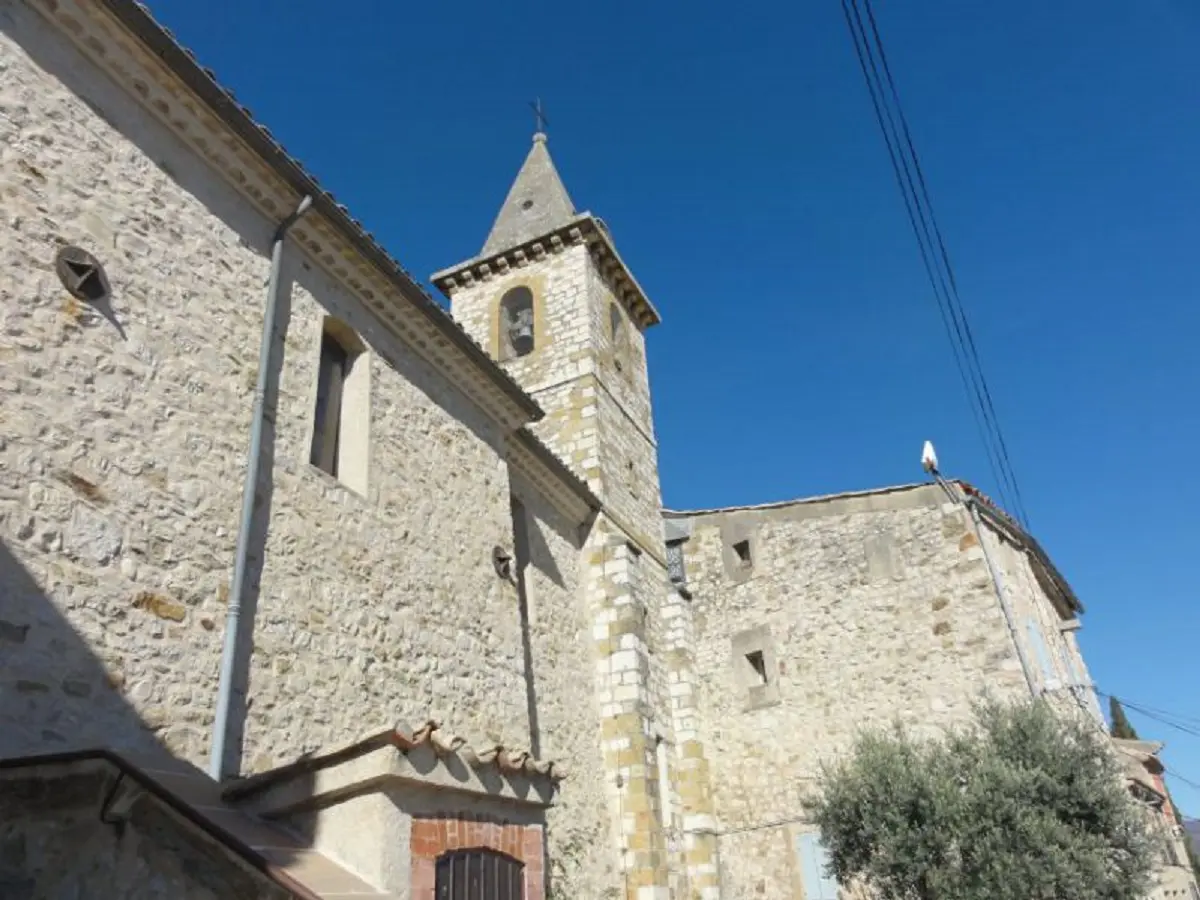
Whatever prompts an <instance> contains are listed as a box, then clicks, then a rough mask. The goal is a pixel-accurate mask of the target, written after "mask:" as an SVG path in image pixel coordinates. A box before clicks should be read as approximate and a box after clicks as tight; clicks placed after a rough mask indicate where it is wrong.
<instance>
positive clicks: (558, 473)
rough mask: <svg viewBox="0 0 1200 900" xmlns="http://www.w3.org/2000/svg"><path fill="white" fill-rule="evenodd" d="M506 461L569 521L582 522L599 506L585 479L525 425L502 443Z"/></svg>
mask: <svg viewBox="0 0 1200 900" xmlns="http://www.w3.org/2000/svg"><path fill="white" fill-rule="evenodd" d="M505 455H506V457H507V459H508V463H509V465H510V466H512V467H513V469H515V470H516V471H517V472H518V473H519V474H520V475H521V476H522V477H523V478H524V479H525V480H526V481H528V482H529V483H530V484H531V485H532V486H533V487H534V488H535V489H536V490H537V491H539V492H540V493H541V494H542V496H543V497H545V498H546V499H547V500H548V501H550V503H551V504H552V505H553V506H554V508H555V509H557V510H558V511H559V512H560V513H562V514H563V515H564V516H565V517H566V518H567V519H568V520H569V521H570V522H571V523H572V524H574V525H582V524H583V523H585V522H586V521H588V519H590V518H591V517H592V515H594V514H595V512H596V511H597V510H599V509H600V507H601V504H600V500H599V499H598V498H597V497H596V495H595V494H593V493H592V491H591V489H590V488H589V487H588V486H587V483H586V482H585V481H584V480H583V479H582V478H580V477H579V476H578V475H576V474H575V473H574V472H573V471H572V470H571V468H570V467H569V466H568V465H567V464H566V463H565V462H563V461H562V460H560V459H559V458H558V457H557V456H555V455H554V453H553V452H552V451H551V450H550V449H549V448H548V447H546V445H545V444H543V443H542V442H541V441H540V440H538V438H537V437H536V436H534V435H533V434H532V433H530V432H529V431H528V430H527V429H524V428H522V429H521V430H519V431H517V432H514V433H513V434H512V435H510V436H509V438H508V441H507V442H506V445H505Z"/></svg>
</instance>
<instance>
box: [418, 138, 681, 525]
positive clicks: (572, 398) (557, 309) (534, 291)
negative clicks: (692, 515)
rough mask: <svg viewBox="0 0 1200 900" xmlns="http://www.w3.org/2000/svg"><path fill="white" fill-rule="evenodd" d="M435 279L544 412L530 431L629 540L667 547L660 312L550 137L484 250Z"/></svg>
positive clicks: (541, 142) (541, 141)
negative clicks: (650, 364) (651, 352)
mask: <svg viewBox="0 0 1200 900" xmlns="http://www.w3.org/2000/svg"><path fill="white" fill-rule="evenodd" d="M433 282H434V284H435V285H436V286H437V287H438V289H439V290H441V291H442V292H443V293H444V294H446V295H447V296H448V297H449V298H450V302H451V313H452V314H453V316H454V318H455V319H456V320H457V321H458V322H459V324H460V325H462V327H463V328H464V329H466V331H467V332H468V333H469V334H470V335H471V336H472V337H474V338H475V340H477V341H478V342H479V343H480V344H481V345H482V346H483V347H484V349H486V350H487V351H488V352H489V353H490V354H491V355H492V357H493V358H494V359H496V360H497V361H498V362H499V363H500V364H501V365H503V366H504V368H505V369H507V370H508V372H509V374H510V375H512V376H513V377H514V378H515V379H516V381H517V382H518V383H519V384H520V385H521V386H522V387H524V388H525V390H526V391H528V392H529V393H530V394H531V395H532V396H533V397H534V399H536V400H537V401H538V403H539V404H540V405H541V406H542V408H543V409H544V410H545V411H546V417H545V419H544V420H543V421H541V422H539V423H537V424H536V425H535V426H533V431H534V433H535V434H537V436H538V437H539V438H541V439H542V441H543V442H544V443H545V444H546V445H547V446H549V447H550V449H551V450H553V451H554V452H555V453H557V454H558V456H559V457H561V458H562V459H563V461H564V462H566V463H567V464H568V465H570V466H571V467H572V468H573V469H574V470H575V471H576V472H577V473H578V474H579V475H580V476H582V477H584V478H586V479H587V481H588V485H589V486H590V487H591V489H592V490H593V491H594V492H595V493H596V495H597V496H598V497H599V498H600V499H601V500H603V501H604V504H605V506H606V507H607V508H608V510H609V512H610V513H611V515H612V517H613V518H614V520H616V521H618V522H619V523H620V525H621V527H622V528H624V529H625V530H627V531H629V533H630V536H631V537H632V538H634V539H635V540H636V541H637V542H638V543H639V544H640V545H643V546H652V547H658V546H660V545H661V544H662V537H661V519H660V514H659V510H660V502H661V494H660V490H659V480H658V450H657V445H656V443H655V438H654V423H653V417H652V413H651V403H650V385H649V380H648V376H647V371H646V344H645V331H646V329H647V328H650V327H651V326H653V325H656V324H658V322H659V316H658V313H657V312H656V311H655V309H654V307H653V306H652V305H651V304H650V301H649V300H647V299H646V296H645V294H644V293H643V292H642V289H641V287H640V286H639V285H638V283H637V281H636V280H635V279H634V277H633V275H632V273H631V272H630V271H629V270H628V268H627V267H626V266H625V264H624V263H623V262H622V260H621V257H620V256H619V255H618V253H617V250H616V246H615V244H614V242H613V239H612V235H611V234H610V233H609V231H608V228H607V226H605V224H604V222H603V221H602V220H601V219H599V218H598V217H596V216H594V215H592V214H591V213H589V212H580V211H578V210H576V208H575V204H574V203H573V202H572V200H571V197H570V195H569V194H568V193H567V189H566V187H565V186H564V185H563V182H562V179H561V178H560V177H559V174H558V170H557V169H556V168H555V166H554V161H553V160H552V159H551V158H550V151H549V148H548V146H547V141H546V135H545V134H544V133H543V132H541V131H538V132H537V133H536V134H535V135H534V136H533V146H532V147H530V149H529V153H528V155H527V156H526V157H525V162H524V164H523V165H522V166H521V168H520V171H519V172H518V173H517V177H516V180H515V181H513V183H512V186H511V187H510V188H509V191H508V196H507V197H506V198H505V200H504V203H503V205H502V206H501V207H500V212H499V213H498V214H497V216H496V219H495V222H494V223H493V224H492V228H491V231H490V232H489V233H488V236H487V239H486V240H485V241H484V243H483V248H482V250H481V251H480V253H479V254H478V255H477V256H475V257H474V258H473V259H470V260H468V261H467V262H464V263H461V264H459V265H458V266H455V267H453V268H451V269H446V270H444V271H442V272H439V273H437V274H436V275H434V276H433Z"/></svg>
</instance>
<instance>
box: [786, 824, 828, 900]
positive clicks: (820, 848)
mask: <svg viewBox="0 0 1200 900" xmlns="http://www.w3.org/2000/svg"><path fill="white" fill-rule="evenodd" d="M796 855H797V856H799V857H800V876H801V878H803V880H804V900H837V897H838V883H837V879H836V878H834V877H833V874H832V873H831V872H829V854H828V853H827V852H826V850H825V847H824V845H823V844H822V843H821V838H820V835H816V834H802V835H799V836H798V837H797V838H796Z"/></svg>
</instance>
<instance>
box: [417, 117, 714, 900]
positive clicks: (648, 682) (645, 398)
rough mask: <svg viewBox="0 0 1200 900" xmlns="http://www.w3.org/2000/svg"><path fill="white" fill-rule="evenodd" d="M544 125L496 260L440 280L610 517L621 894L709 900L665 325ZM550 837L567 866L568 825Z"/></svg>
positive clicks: (603, 712)
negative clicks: (668, 518)
mask: <svg viewBox="0 0 1200 900" xmlns="http://www.w3.org/2000/svg"><path fill="white" fill-rule="evenodd" d="M541 122H542V119H541V117H540V116H539V129H538V131H537V133H535V134H534V136H533V145H532V147H530V149H529V153H528V155H527V156H526V158H525V162H524V164H522V166H521V168H520V171H519V172H518V173H517V177H516V180H515V181H513V183H512V186H511V187H510V188H509V191H508V195H507V197H506V198H505V200H504V203H503V205H502V206H501V207H500V212H499V214H498V215H497V216H496V219H495V221H494V223H493V224H492V228H491V231H490V232H489V233H488V235H487V239H486V240H485V241H484V243H483V248H482V250H481V251H480V252H479V254H478V255H477V256H475V257H474V258H472V259H469V260H467V261H466V262H463V263H460V264H459V265H457V266H454V267H453V268H450V269H446V270H444V271H442V272H439V273H437V274H436V275H434V276H433V283H434V284H435V285H436V286H437V287H438V289H439V290H441V291H442V292H443V293H444V294H445V295H446V296H448V297H449V298H450V303H451V311H452V313H453V315H454V318H455V319H456V320H457V321H458V322H459V324H460V325H461V326H462V327H463V328H464V329H465V330H466V331H467V332H468V333H469V334H470V335H471V336H472V337H474V338H475V339H476V340H477V341H478V342H479V343H480V344H481V345H483V347H484V348H485V349H487V350H488V352H489V353H491V355H492V356H493V358H495V359H496V360H497V361H498V362H499V363H500V364H501V365H502V366H504V368H505V369H506V370H507V371H508V372H509V374H510V375H512V376H513V378H514V379H516V381H517V382H518V383H519V384H520V385H521V386H522V387H523V388H524V389H525V390H526V391H527V392H528V393H530V394H531V395H532V396H533V397H534V398H535V399H536V400H537V401H538V403H539V405H540V406H541V407H542V409H543V410H545V413H546V415H545V418H544V419H542V421H540V422H537V423H535V424H534V425H533V426H531V430H532V431H533V432H534V434H535V435H536V436H537V437H538V438H539V439H540V440H541V441H542V442H543V443H544V444H545V445H546V446H547V447H549V448H550V450H551V451H553V452H554V453H555V454H557V455H558V456H559V458H561V459H562V460H563V461H564V462H565V463H566V464H567V465H568V466H570V467H571V468H572V469H573V470H574V471H575V472H576V473H577V474H578V475H580V476H581V477H583V478H585V479H586V480H587V482H588V486H589V487H590V488H591V490H592V492H593V493H594V494H595V495H596V496H597V498H599V500H600V501H601V504H602V509H601V510H600V512H599V514H598V515H597V517H596V520H595V522H594V524H593V525H592V527H591V529H590V532H589V533H588V534H587V536H586V537H585V538H584V539H583V542H582V546H581V548H580V550H581V559H580V571H579V583H580V592H581V596H580V604H581V608H582V609H583V610H586V613H585V615H586V621H587V624H588V625H590V628H588V629H580V639H581V640H587V641H589V642H590V643H591V645H592V648H593V654H594V659H595V663H596V666H595V674H594V677H595V689H596V715H597V717H598V718H599V720H600V721H599V728H598V729H597V733H598V735H599V736H600V741H601V749H602V752H603V759H604V767H603V771H602V772H592V773H589V775H588V777H594V778H599V779H602V780H603V790H604V793H605V794H606V796H607V798H608V813H609V823H610V827H611V834H612V840H613V852H614V854H615V857H614V863H615V868H616V869H617V871H619V872H620V873H621V879H622V893H621V896H623V897H625V898H627V900H672V898H675V897H678V898H682V897H685V896H687V897H693V896H695V897H702V898H704V900H709V898H711V897H713V896H715V892H716V890H717V887H716V884H715V881H714V879H715V875H714V874H713V873H715V871H716V869H715V862H714V859H715V857H713V856H712V854H711V852H710V850H709V849H706V848H707V847H708V843H711V839H710V838H708V837H705V836H704V835H703V834H701V833H700V830H699V829H703V828H709V829H710V830H711V824H712V823H711V819H710V817H709V815H708V814H707V807H706V806H705V803H706V798H707V791H706V790H705V788H704V785H705V784H706V778H707V768H706V766H707V763H706V762H705V760H704V757H703V754H702V752H701V748H700V747H699V744H698V738H697V735H696V731H695V721H694V716H693V715H692V714H691V713H690V712H688V711H689V710H690V706H688V705H687V704H683V703H679V704H675V705H674V706H673V704H672V697H673V696H674V695H675V694H678V692H679V689H680V688H681V686H685V687H686V686H690V684H691V682H692V678H691V675H690V658H689V656H688V654H687V652H686V650H685V648H684V647H683V645H682V643H681V641H682V640H683V638H681V637H680V635H681V634H684V633H685V632H686V629H683V628H681V627H680V622H682V621H683V618H681V616H683V615H684V614H685V613H686V611H685V610H682V609H681V608H680V607H679V602H681V601H680V598H679V595H678V592H677V591H676V590H675V589H674V588H673V586H672V585H671V582H670V581H669V579H668V577H667V565H666V547H665V544H664V541H663V531H662V528H663V526H662V516H661V492H660V488H659V478H658V447H657V444H656V441H655V436H654V421H653V414H652V408H651V401H650V383H649V378H648V375H647V371H646V341H645V335H646V330H647V329H649V328H650V327H652V326H654V325H657V324H658V322H659V316H658V313H657V311H655V309H654V307H653V306H652V305H651V303H650V301H649V300H648V299H647V298H646V295H645V293H644V292H643V291H642V288H641V286H640V285H639V284H638V282H637V280H636V279H635V278H634V277H633V274H632V272H630V270H629V268H628V267H627V266H626V265H625V263H624V261H623V260H622V259H621V256H620V255H619V254H618V253H617V249H616V245H615V243H614V241H613V237H612V234H611V233H610V232H609V230H608V227H607V226H606V225H605V224H604V222H603V221H602V220H601V219H599V218H598V217H596V216H594V215H592V214H591V213H589V212H581V211H579V210H577V209H576V208H575V204H574V203H573V202H572V200H571V197H570V195H569V194H568V193H567V189H566V187H565V186H564V185H563V182H562V179H561V178H560V177H559V175H558V171H557V169H556V168H555V166H554V161H553V160H552V159H551V158H550V151H549V148H548V146H547V141H546V135H545V133H544V132H543V131H542V129H541V127H540V125H541ZM572 676H573V673H571V674H567V675H564V676H563V677H572ZM689 689H690V687H689ZM675 706H678V708H679V709H680V710H682V711H683V712H685V713H688V714H687V715H675V714H674V712H673V710H674V708H675ZM685 825H687V826H688V828H690V829H692V830H691V831H688V830H687V829H685ZM549 834H550V852H551V854H553V853H554V852H555V830H554V828H553V826H551V828H550V833H549ZM689 884H690V886H691V887H690V889H689V888H688V885H689Z"/></svg>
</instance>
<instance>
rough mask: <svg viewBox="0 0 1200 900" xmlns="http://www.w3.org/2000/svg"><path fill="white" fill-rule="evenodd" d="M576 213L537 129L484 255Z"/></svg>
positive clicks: (530, 235) (508, 245) (556, 225)
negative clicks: (531, 145)
mask: <svg viewBox="0 0 1200 900" xmlns="http://www.w3.org/2000/svg"><path fill="white" fill-rule="evenodd" d="M574 216H575V205H574V204H573V203H572V202H571V198H570V197H569V196H568V195H567V189H566V188H565V187H563V183H562V179H560V178H559V177H558V171H557V170H556V169H555V168H554V160H552V159H551V158H550V151H549V150H547V149H546V134H545V132H543V131H538V132H537V133H536V134H534V136H533V147H531V148H530V150H529V155H528V156H526V157H525V163H524V165H522V166H521V171H520V172H518V173H517V180H516V181H514V182H513V185H512V187H511V188H509V190H508V197H506V198H505V200H504V205H503V206H502V207H500V214H499V215H498V216H496V221H495V222H494V223H493V224H492V230H491V232H490V233H489V234H488V237H487V241H485V242H484V245H483V255H484V256H490V255H491V254H493V253H499V252H500V251H501V250H507V249H508V248H510V247H515V246H516V245H518V244H523V243H524V242H525V241H528V240H532V239H533V238H535V237H538V236H539V235H543V234H545V233H546V232H548V231H553V230H554V229H555V228H558V227H560V226H562V225H565V224H566V223H567V222H569V221H570V220H571V219H572V218H574Z"/></svg>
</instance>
